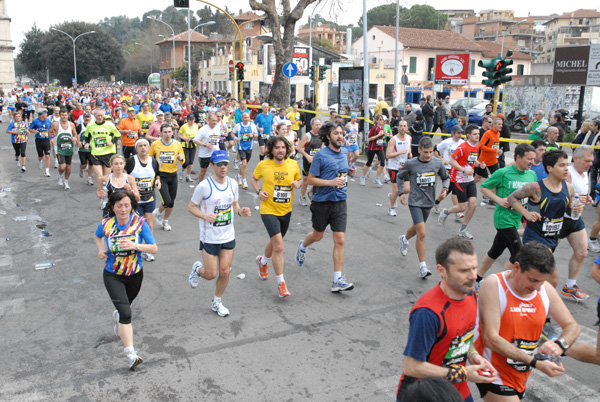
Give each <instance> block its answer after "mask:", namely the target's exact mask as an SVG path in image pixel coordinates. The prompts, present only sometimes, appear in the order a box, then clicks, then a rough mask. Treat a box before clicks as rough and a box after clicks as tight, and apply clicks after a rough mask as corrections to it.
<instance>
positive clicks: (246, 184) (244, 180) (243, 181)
mask: <svg viewBox="0 0 600 402" xmlns="http://www.w3.org/2000/svg"><path fill="white" fill-rule="evenodd" d="M242 187H244V190H245V189H247V188H248V181H247V180H246V179H242Z"/></svg>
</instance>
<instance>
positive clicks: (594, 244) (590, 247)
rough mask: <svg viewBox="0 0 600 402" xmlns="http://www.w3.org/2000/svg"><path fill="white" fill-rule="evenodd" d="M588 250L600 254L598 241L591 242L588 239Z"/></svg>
mask: <svg viewBox="0 0 600 402" xmlns="http://www.w3.org/2000/svg"><path fill="white" fill-rule="evenodd" d="M588 250H590V251H591V252H592V253H600V244H598V239H596V240H590V239H589V238H588Z"/></svg>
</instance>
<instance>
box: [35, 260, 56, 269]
mask: <svg viewBox="0 0 600 402" xmlns="http://www.w3.org/2000/svg"><path fill="white" fill-rule="evenodd" d="M53 266H54V264H53V263H51V262H40V263H37V264H35V269H36V271H41V270H42V269H48V268H52V267H53Z"/></svg>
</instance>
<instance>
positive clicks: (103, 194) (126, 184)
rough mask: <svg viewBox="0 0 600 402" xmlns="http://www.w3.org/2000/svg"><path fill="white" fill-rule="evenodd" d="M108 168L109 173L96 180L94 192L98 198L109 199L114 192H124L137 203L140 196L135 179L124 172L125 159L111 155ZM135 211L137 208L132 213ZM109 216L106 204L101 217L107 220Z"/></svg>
mask: <svg viewBox="0 0 600 402" xmlns="http://www.w3.org/2000/svg"><path fill="white" fill-rule="evenodd" d="M110 168H111V171H110V173H109V174H108V175H106V176H103V177H102V178H101V179H100V180H98V189H97V190H96V195H97V196H98V198H100V199H109V198H110V195H111V194H112V193H114V192H115V191H117V190H126V191H128V192H130V193H131V194H133V195H134V196H135V199H136V201H139V200H140V194H139V192H138V188H137V185H136V183H135V179H134V178H133V177H132V176H131V175H129V174H127V173H126V172H125V158H123V156H121V155H113V156H112V157H111V158H110ZM104 186H106V191H104ZM136 211H137V207H136V209H135V211H134V212H136ZM109 215H110V208H109V207H108V203H107V204H106V205H105V206H104V208H103V210H102V217H103V218H108V216H109Z"/></svg>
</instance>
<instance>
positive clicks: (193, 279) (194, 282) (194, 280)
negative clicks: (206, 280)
mask: <svg viewBox="0 0 600 402" xmlns="http://www.w3.org/2000/svg"><path fill="white" fill-rule="evenodd" d="M198 268H202V262H201V261H196V262H195V263H194V265H193V266H192V272H191V273H190V276H189V277H188V281H189V282H190V286H191V287H192V289H196V288H197V287H198V283H199V282H200V274H198Z"/></svg>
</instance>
